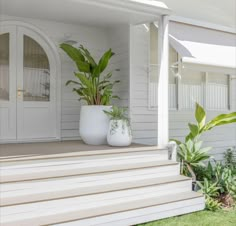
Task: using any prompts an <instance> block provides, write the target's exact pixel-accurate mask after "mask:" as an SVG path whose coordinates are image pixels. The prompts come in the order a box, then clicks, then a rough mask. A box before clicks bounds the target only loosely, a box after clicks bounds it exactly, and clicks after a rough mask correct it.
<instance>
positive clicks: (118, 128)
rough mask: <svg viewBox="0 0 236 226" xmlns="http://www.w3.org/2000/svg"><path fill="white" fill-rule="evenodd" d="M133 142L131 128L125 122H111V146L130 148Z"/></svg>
mask: <svg viewBox="0 0 236 226" xmlns="http://www.w3.org/2000/svg"><path fill="white" fill-rule="evenodd" d="M131 142H132V134H131V128H130V126H129V125H128V123H127V121H125V120H110V123H109V129H108V133H107V143H108V144H109V145H111V146H119V147H122V146H129V145H130V144H131Z"/></svg>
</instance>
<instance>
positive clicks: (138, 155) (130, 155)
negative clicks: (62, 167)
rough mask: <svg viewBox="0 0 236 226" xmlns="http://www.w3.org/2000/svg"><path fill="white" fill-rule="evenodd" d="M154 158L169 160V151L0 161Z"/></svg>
mask: <svg viewBox="0 0 236 226" xmlns="http://www.w3.org/2000/svg"><path fill="white" fill-rule="evenodd" d="M150 156H153V157H155V158H158V159H159V160H160V161H161V160H168V151H167V150H147V151H145V150H144V151H137V152H127V153H114V154H101V155H85V156H73V157H57V158H48V159H32V160H30V159H29V160H24V158H22V160H15V161H7V160H5V161H0V165H1V166H15V165H24V164H35V163H39V164H40V163H47V162H50V163H51V162H54V161H56V162H65V161H77V162H85V161H96V162H97V161H100V160H115V159H120V158H127V159H128V158H131V159H134V158H145V157H150Z"/></svg>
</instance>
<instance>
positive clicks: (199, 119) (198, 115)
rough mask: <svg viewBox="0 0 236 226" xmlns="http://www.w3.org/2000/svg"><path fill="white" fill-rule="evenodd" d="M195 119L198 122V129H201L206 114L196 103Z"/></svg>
mask: <svg viewBox="0 0 236 226" xmlns="http://www.w3.org/2000/svg"><path fill="white" fill-rule="evenodd" d="M195 118H196V120H197V122H198V125H199V129H202V128H203V127H204V125H205V122H206V112H205V110H204V109H203V107H202V106H201V105H199V104H198V103H196V109H195Z"/></svg>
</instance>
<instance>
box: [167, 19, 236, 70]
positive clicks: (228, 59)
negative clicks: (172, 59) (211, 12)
mask: <svg viewBox="0 0 236 226" xmlns="http://www.w3.org/2000/svg"><path fill="white" fill-rule="evenodd" d="M169 39H170V44H171V45H172V47H173V48H175V50H176V51H177V52H178V53H179V54H180V56H181V59H182V62H183V64H184V66H185V67H196V66H197V67H198V68H199V69H200V70H204V71H215V72H224V73H229V74H236V34H232V33H226V32H221V31H216V30H211V29H207V28H202V27H197V26H192V25H187V24H182V23H177V22H171V23H170V33H169Z"/></svg>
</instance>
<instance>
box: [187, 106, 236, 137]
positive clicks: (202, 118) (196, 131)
mask: <svg viewBox="0 0 236 226" xmlns="http://www.w3.org/2000/svg"><path fill="white" fill-rule="evenodd" d="M195 119H196V122H197V123H196V124H192V123H189V124H188V126H189V129H190V132H189V134H188V135H187V136H186V138H185V141H188V140H189V139H192V140H195V139H198V138H199V136H201V135H202V134H203V133H204V132H207V131H209V130H211V129H213V128H214V127H216V126H221V125H226V124H230V123H235V122H236V112H232V113H229V114H221V115H218V116H216V117H215V118H213V119H212V120H210V121H209V122H206V112H205V110H204V108H203V107H202V106H201V105H199V104H198V103H196V108H195Z"/></svg>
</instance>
